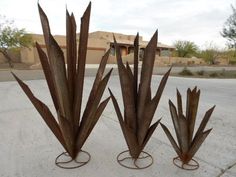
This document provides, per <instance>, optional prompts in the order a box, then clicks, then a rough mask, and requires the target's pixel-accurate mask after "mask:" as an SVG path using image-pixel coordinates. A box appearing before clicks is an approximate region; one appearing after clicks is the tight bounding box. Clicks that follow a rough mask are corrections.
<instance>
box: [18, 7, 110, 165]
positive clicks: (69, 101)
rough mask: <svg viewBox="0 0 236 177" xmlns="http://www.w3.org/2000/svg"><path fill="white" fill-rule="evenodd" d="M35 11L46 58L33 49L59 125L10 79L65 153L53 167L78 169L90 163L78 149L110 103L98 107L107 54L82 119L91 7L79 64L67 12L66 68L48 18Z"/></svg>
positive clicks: (104, 82) (72, 23) (84, 20)
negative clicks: (37, 55) (40, 26)
mask: <svg viewBox="0 0 236 177" xmlns="http://www.w3.org/2000/svg"><path fill="white" fill-rule="evenodd" d="M38 9H39V14H40V19H41V23H42V29H43V33H44V39H45V43H46V48H47V54H48V57H47V55H46V54H45V52H44V51H43V50H42V48H41V47H40V45H39V44H38V43H36V47H37V50H38V54H39V57H40V61H41V64H42V68H43V71H44V74H45V78H46V81H47V84H48V88H49V90H50V94H51V97H52V100H53V103H54V107H55V109H56V112H57V118H58V121H56V119H55V117H54V116H53V114H52V113H51V111H50V110H49V108H48V107H47V106H46V105H45V104H44V103H43V102H41V101H40V100H39V99H37V98H36V97H35V96H34V95H33V93H32V92H31V90H30V89H29V87H28V86H27V85H26V84H25V83H24V82H22V81H21V80H20V79H19V78H18V77H17V76H16V75H14V74H13V76H14V77H15V79H16V80H17V82H18V83H19V85H20V86H21V88H22V89H23V91H24V92H25V94H26V95H27V96H28V98H29V99H30V101H31V102H32V104H33V105H34V106H35V108H36V109H37V111H38V112H39V113H40V115H41V116H42V118H43V120H44V121H45V122H46V124H47V125H48V127H49V128H50V129H51V131H52V132H53V133H54V135H55V136H56V138H57V139H58V140H59V142H60V143H61V144H62V146H63V147H64V149H65V150H66V153H62V154H61V155H59V156H58V157H57V158H56V161H55V163H56V165H57V166H59V167H64V168H76V167H80V166H82V165H85V164H86V163H87V162H88V161H89V159H90V155H89V153H87V152H85V151H82V150H81V148H82V146H83V145H84V143H85V141H86V139H87V138H88V136H89V135H90V133H91V131H92V130H93V128H94V126H95V124H96V123H97V121H98V119H99V117H100V116H101V114H102V112H103V110H104V108H105V107H106V105H107V103H108V101H109V99H110V97H108V98H107V99H105V100H104V101H102V102H101V103H100V101H101V98H102V95H103V92H104V90H105V88H106V85H107V82H108V80H109V78H110V75H111V72H112V70H110V71H109V73H108V74H107V75H106V76H105V77H104V78H103V73H104V70H105V66H106V63H107V60H108V56H109V51H107V52H106V54H105V55H104V56H103V58H102V60H101V63H100V65H99V68H98V71H97V75H96V78H95V80H94V83H93V86H92V89H91V92H90V95H89V98H88V102H87V104H86V107H85V110H84V113H83V115H82V116H81V105H82V94H83V85H84V72H85V63H86V52H87V42H88V31H89V19H90V11H91V3H90V4H89V5H88V7H87V9H86V11H85V13H84V15H83V17H82V18H81V27H80V38H79V47H78V62H76V60H77V51H76V48H77V44H76V22H75V19H74V15H73V13H72V14H71V15H70V14H69V13H68V11H67V12H66V35H67V37H66V45H67V46H66V49H67V68H66V65H65V60H64V55H63V52H62V50H61V48H60V47H59V45H58V44H57V42H56V41H55V39H54V38H53V36H52V35H51V32H50V27H49V22H48V19H47V16H46V14H45V13H44V11H43V10H42V8H41V7H40V5H38ZM76 63H77V67H76ZM81 117H82V118H81ZM80 152H84V153H86V154H87V156H88V158H87V161H84V162H81V161H80V162H79V161H78V160H77V157H79V153H80ZM63 155H64V156H68V157H70V160H69V161H66V162H65V161H63V162H61V161H60V157H61V156H63ZM71 161H74V162H77V164H76V165H74V164H73V165H74V166H70V167H68V166H67V165H66V163H67V162H71Z"/></svg>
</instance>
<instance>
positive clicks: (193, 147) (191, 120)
mask: <svg viewBox="0 0 236 177" xmlns="http://www.w3.org/2000/svg"><path fill="white" fill-rule="evenodd" d="M199 97H200V90H198V89H197V87H195V88H194V89H193V90H191V89H190V88H189V89H188V90H187V101H186V115H184V114H183V108H182V97H181V94H180V92H179V91H178V90H177V105H178V108H177V109H176V107H175V105H174V104H173V103H172V102H171V100H169V108H170V113H171V118H172V121H173V124H174V128H175V133H176V136H177V142H178V144H177V143H176V141H175V140H174V138H173V136H172V135H171V133H170V131H169V130H168V129H167V127H166V126H165V125H163V124H162V123H161V126H162V128H163V130H164V132H165V133H166V135H167V137H168V139H169V140H170V142H171V144H172V146H173V148H174V149H175V151H176V153H177V155H178V156H177V157H175V158H174V159H173V163H174V164H175V165H176V166H177V167H179V168H182V169H186V170H195V169H197V168H199V163H198V162H197V161H196V160H194V159H193V156H194V155H195V153H196V152H197V151H198V149H199V148H200V146H201V145H202V143H203V142H204V140H205V139H206V137H207V136H208V134H209V133H210V132H211V130H212V129H208V130H206V131H205V130H204V129H205V127H206V124H207V122H208V121H209V119H210V117H211V115H212V112H213V110H214V108H215V106H213V107H212V108H211V109H209V110H208V111H207V112H206V113H205V115H204V117H203V119H202V121H201V123H200V126H199V128H198V130H197V132H196V133H195V136H193V135H194V127H195V121H196V116H197V110H198V103H199Z"/></svg>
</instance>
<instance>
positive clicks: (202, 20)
mask: <svg viewBox="0 0 236 177" xmlns="http://www.w3.org/2000/svg"><path fill="white" fill-rule="evenodd" d="M39 3H40V4H41V6H42V8H43V9H44V11H45V12H46V14H47V16H48V18H49V22H50V25H51V29H52V33H53V34H65V8H66V6H67V8H68V10H69V11H70V12H74V14H75V17H76V21H77V26H78V28H79V26H80V17H81V15H82V14H83V11H84V10H85V8H86V6H87V5H88V3H89V1H88V0H39ZM231 4H233V5H236V1H235V0H168V1H167V0H142V1H141V0H119V1H114V0H94V1H93V0H92V14H91V20H90V31H91V32H92V31H98V30H103V31H113V32H119V33H125V34H136V33H137V32H139V33H140V35H142V36H143V37H144V39H145V40H149V38H150V37H151V36H152V34H153V33H154V32H155V30H156V29H158V31H159V42H162V43H165V44H172V43H173V42H174V41H175V40H190V41H193V42H195V43H196V44H197V45H198V46H199V47H201V48H204V47H205V46H206V45H207V44H209V43H214V44H215V45H217V46H218V47H220V48H223V47H225V43H226V40H225V39H224V38H222V37H221V35H220V31H221V30H222V26H223V24H224V22H225V21H226V19H227V18H228V17H229V15H230V14H231V13H232V11H231V8H230V5H231ZM0 14H1V15H5V16H6V17H7V18H9V19H13V20H14V21H15V25H16V26H17V27H19V28H25V29H26V30H27V31H28V32H32V33H39V34H41V33H42V30H41V24H40V20H39V15H38V9H37V0H20V1H19V0H1V1H0ZM78 32H79V29H78Z"/></svg>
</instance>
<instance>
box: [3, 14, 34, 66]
mask: <svg viewBox="0 0 236 177" xmlns="http://www.w3.org/2000/svg"><path fill="white" fill-rule="evenodd" d="M31 45H32V37H31V35H30V34H27V33H26V31H25V29H18V28H16V27H14V26H13V21H9V20H6V18H5V17H2V16H0V53H2V54H3V55H4V56H5V58H6V59H7V61H8V63H9V66H10V67H13V64H12V58H11V56H10V55H9V50H12V49H17V48H21V47H30V46H31Z"/></svg>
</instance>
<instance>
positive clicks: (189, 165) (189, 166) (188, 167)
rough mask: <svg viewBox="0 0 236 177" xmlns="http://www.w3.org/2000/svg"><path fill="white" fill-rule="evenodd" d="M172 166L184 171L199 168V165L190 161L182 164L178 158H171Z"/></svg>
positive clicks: (192, 160) (194, 161)
mask: <svg viewBox="0 0 236 177" xmlns="http://www.w3.org/2000/svg"><path fill="white" fill-rule="evenodd" d="M173 164H174V165H175V166H177V167H179V168H181V169H184V170H197V169H198V168H199V163H198V162H197V161H196V160H194V159H191V160H190V162H189V163H187V164H184V163H183V162H182V161H181V159H180V158H179V157H175V158H173Z"/></svg>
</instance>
